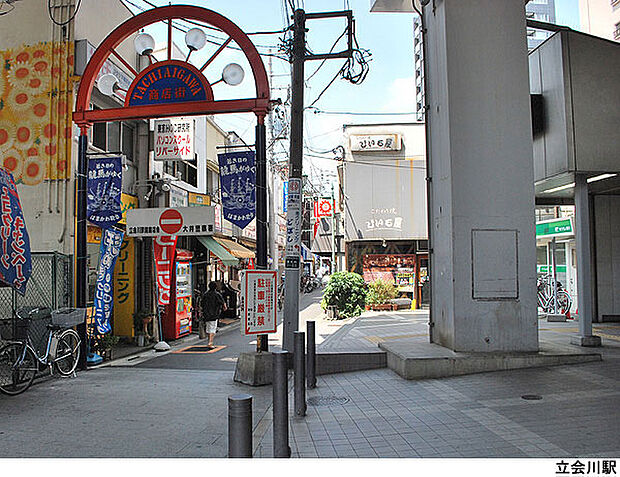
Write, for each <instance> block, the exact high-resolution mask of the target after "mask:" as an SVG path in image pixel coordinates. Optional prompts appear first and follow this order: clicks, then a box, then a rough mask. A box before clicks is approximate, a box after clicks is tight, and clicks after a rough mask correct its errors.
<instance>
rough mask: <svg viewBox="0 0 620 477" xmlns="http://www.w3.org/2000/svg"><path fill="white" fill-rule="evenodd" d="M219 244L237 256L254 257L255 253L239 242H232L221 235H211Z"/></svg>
mask: <svg viewBox="0 0 620 477" xmlns="http://www.w3.org/2000/svg"><path fill="white" fill-rule="evenodd" d="M213 238H214V239H215V240H216V241H217V242H218V243H219V244H220V245H222V246H223V247H224V248H226V250H228V252H229V253H230V254H231V255H232V256H233V257H237V258H254V257H255V254H254V252H253V251H252V250H250V249H249V248H245V247H244V246H243V245H241V244H240V243H237V242H234V241H232V240H228V239H225V238H221V237H213Z"/></svg>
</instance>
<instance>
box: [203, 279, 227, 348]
mask: <svg viewBox="0 0 620 477" xmlns="http://www.w3.org/2000/svg"><path fill="white" fill-rule="evenodd" d="M223 311H226V302H225V301H224V297H222V295H221V293H220V292H218V291H217V285H216V284H215V282H209V290H208V291H207V292H206V293H205V294H204V295H203V297H202V320H201V323H200V326H201V330H200V338H201V339H204V338H205V336H204V335H205V334H206V335H208V336H209V342H208V344H207V346H208V347H209V348H211V349H213V348H214V346H213V338H214V337H215V332H216V331H217V320H218V319H219V317H220V315H221V314H222V312H223ZM203 327H204V328H203ZM202 329H204V333H203V331H202Z"/></svg>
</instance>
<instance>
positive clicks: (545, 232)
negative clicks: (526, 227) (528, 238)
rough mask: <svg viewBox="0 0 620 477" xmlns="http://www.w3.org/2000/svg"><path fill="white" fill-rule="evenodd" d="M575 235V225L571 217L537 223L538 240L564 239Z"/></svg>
mask: <svg viewBox="0 0 620 477" xmlns="http://www.w3.org/2000/svg"><path fill="white" fill-rule="evenodd" d="M573 234H574V232H573V224H572V222H571V219H570V217H565V218H562V219H553V220H545V221H543V222H537V223H536V238H542V237H549V238H551V237H563V236H567V235H573Z"/></svg>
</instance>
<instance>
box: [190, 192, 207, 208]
mask: <svg viewBox="0 0 620 477" xmlns="http://www.w3.org/2000/svg"><path fill="white" fill-rule="evenodd" d="M187 202H188V204H189V206H190V207H201V206H204V205H211V196H209V195H206V194H197V193H195V192H190V193H189V194H188V197H187Z"/></svg>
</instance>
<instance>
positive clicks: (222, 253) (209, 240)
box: [197, 235, 239, 267]
mask: <svg viewBox="0 0 620 477" xmlns="http://www.w3.org/2000/svg"><path fill="white" fill-rule="evenodd" d="M197 238H198V241H199V242H200V243H201V244H202V245H204V247H205V248H206V249H207V250H210V251H211V252H213V254H215V256H216V257H218V258H219V259H220V260H221V261H222V263H223V264H224V265H226V266H228V267H233V266H235V265H238V264H239V260H237V259H236V258H235V257H234V256H233V255H231V254H230V253H229V252H228V250H226V248H224V247H223V246H222V245H221V244H220V243H219V242H217V241H216V240H215V239H214V238H213V237H211V236H209V235H199V236H198V237H197Z"/></svg>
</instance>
